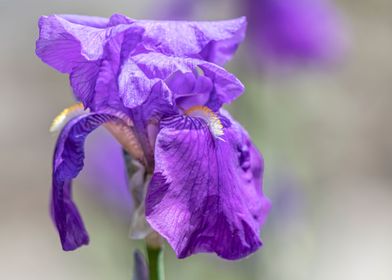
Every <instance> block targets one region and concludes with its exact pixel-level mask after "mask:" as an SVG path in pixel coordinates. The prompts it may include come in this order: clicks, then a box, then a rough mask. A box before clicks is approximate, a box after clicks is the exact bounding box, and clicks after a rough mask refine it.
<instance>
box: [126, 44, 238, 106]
mask: <svg viewBox="0 0 392 280" xmlns="http://www.w3.org/2000/svg"><path fill="white" fill-rule="evenodd" d="M198 68H199V69H198ZM200 69H201V71H200V72H202V73H200V74H199V73H198V70H200ZM190 75H193V76H194V78H193V79H190ZM199 75H201V76H204V77H205V78H208V80H209V81H208V82H207V81H205V80H204V79H203V78H201V77H199ZM200 78H201V79H200ZM160 80H161V81H164V82H165V83H167V84H168V86H169V88H170V90H171V91H172V93H173V97H174V98H175V99H176V98H180V97H184V91H186V90H192V92H189V94H188V95H189V96H192V97H196V96H195V95H196V94H198V92H195V91H199V90H200V91H201V92H199V94H200V95H202V96H201V98H194V99H195V102H196V101H198V100H199V99H200V100H204V102H205V100H207V101H208V103H207V104H209V105H211V109H213V110H218V109H219V108H220V106H221V105H222V104H224V103H228V102H231V101H232V100H233V99H235V98H236V97H238V96H239V95H240V94H241V93H242V92H243V90H244V86H243V85H242V83H241V82H240V81H239V80H238V79H237V78H236V77H235V76H234V75H233V74H230V73H229V72H227V71H226V70H225V69H224V68H222V67H220V66H218V65H215V64H213V63H209V62H205V61H202V60H199V59H194V58H184V57H170V56H167V55H164V54H162V53H152V52H150V53H141V54H137V55H134V56H132V57H131V58H129V59H128V60H127V61H125V63H124V65H123V67H122V70H121V74H120V76H119V92H120V96H121V98H122V100H123V102H124V105H125V106H126V107H128V108H134V107H137V106H139V105H141V104H142V103H143V102H145V100H146V99H147V98H148V96H149V95H150V94H151V89H152V87H153V86H154V85H155V84H156V82H157V81H160ZM191 82H192V84H191V85H190V84H189V83H191ZM179 84H182V85H181V86H179ZM187 84H188V85H187ZM206 90H209V91H210V92H206ZM206 95H208V96H206ZM189 105H205V104H199V103H197V104H189Z"/></svg>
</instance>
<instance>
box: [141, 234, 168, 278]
mask: <svg viewBox="0 0 392 280" xmlns="http://www.w3.org/2000/svg"><path fill="white" fill-rule="evenodd" d="M145 240H146V247H147V256H148V270H149V275H150V280H164V279H165V276H164V270H163V238H162V237H161V236H160V235H159V234H158V233H157V232H152V233H150V234H149V235H148V236H147V237H146V239H145Z"/></svg>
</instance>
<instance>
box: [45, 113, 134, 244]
mask: <svg viewBox="0 0 392 280" xmlns="http://www.w3.org/2000/svg"><path fill="white" fill-rule="evenodd" d="M124 118H125V117H123V116H122V117H121V118H120V117H119V116H117V115H115V114H109V113H102V114H97V113H92V114H86V115H82V116H79V117H76V118H75V119H73V120H71V121H70V122H69V123H68V124H67V125H66V126H65V127H64V128H63V130H62V131H61V134H60V136H59V138H58V140H57V143H56V149H55V152H54V157H53V178H52V201H51V209H52V215H53V220H54V222H55V225H56V227H57V230H58V231H59V235H60V239H61V244H62V246H63V249H64V250H66V251H69V250H74V249H76V248H78V247H80V246H82V245H86V244H88V242H89V237H88V234H87V231H86V229H85V227H84V225H83V221H82V218H81V217H80V214H79V212H78V210H77V208H76V205H75V204H74V202H73V201H72V192H71V182H72V179H73V178H75V177H76V176H77V175H78V174H79V172H80V171H81V170H82V168H83V160H84V150H83V146H84V141H85V139H86V137H87V135H88V134H89V133H90V132H92V131H93V130H94V129H96V128H97V127H98V126H100V125H101V124H103V123H106V122H116V123H118V124H120V125H123V126H128V125H129V124H126V123H124Z"/></svg>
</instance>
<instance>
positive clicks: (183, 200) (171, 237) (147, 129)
mask: <svg viewBox="0 0 392 280" xmlns="http://www.w3.org/2000/svg"><path fill="white" fill-rule="evenodd" d="M245 27H246V21H245V18H238V19H233V20H227V21H216V22H213V21H211V22H185V21H147V20H133V19H130V18H127V17H125V16H122V15H118V14H116V15H113V16H112V17H110V18H109V19H105V18H96V17H87V16H75V15H51V16H43V17H41V18H40V20H39V29H40V34H39V39H38V40H37V45H36V54H37V55H38V56H39V57H40V58H41V59H42V60H43V61H44V62H45V63H47V64H49V65H50V66H52V67H53V68H55V69H56V70H58V71H60V72H62V73H68V74H69V76H70V83H71V87H72V90H73V93H74V95H75V98H76V100H77V101H78V102H80V104H78V105H75V106H73V107H71V108H68V109H66V110H65V111H64V112H63V113H62V114H60V115H59V116H58V117H57V118H56V119H55V121H54V123H53V125H52V128H53V130H56V129H61V132H60V134H59V136H58V140H57V143H56V148H55V152H54V157H53V179H52V200H51V206H52V207H51V209H52V217H53V220H54V223H55V225H56V227H57V229H58V232H59V235H60V239H61V243H62V247H63V249H64V250H74V249H76V248H78V247H80V246H82V245H86V244H88V242H89V237H88V234H87V231H86V229H85V226H84V224H83V221H82V219H81V216H80V214H79V212H78V210H77V207H76V205H75V203H74V202H73V200H72V193H71V182H72V180H73V179H74V178H75V177H76V176H77V175H78V173H79V172H80V171H81V170H82V168H83V159H84V151H83V146H84V142H85V139H86V137H87V135H88V134H89V133H91V132H92V131H93V130H94V129H96V128H97V127H99V126H100V125H104V126H105V127H106V128H107V129H108V130H109V131H110V132H111V133H112V135H114V137H115V138H116V139H117V140H118V141H119V142H120V144H121V145H122V146H123V149H124V150H126V151H127V152H128V153H129V155H131V157H132V158H133V159H135V160H138V161H139V162H140V163H141V164H142V165H143V167H144V168H145V170H146V172H147V173H150V174H151V180H149V183H148V186H147V191H146V197H145V217H146V220H147V222H148V224H149V225H150V226H151V227H152V229H153V230H155V231H156V232H158V233H159V234H160V235H161V236H163V237H164V238H165V239H166V240H167V241H168V243H169V244H170V245H171V247H172V248H173V249H174V250H175V252H176V254H177V256H178V257H179V258H184V257H187V256H189V255H191V254H194V253H199V252H215V253H216V254H217V255H219V256H221V257H223V258H226V259H238V258H242V257H245V256H247V255H249V254H250V253H252V252H254V251H255V250H257V249H258V248H259V247H260V246H261V244H262V243H261V240H260V237H259V232H260V229H261V226H262V224H263V223H264V221H265V219H266V216H267V212H268V209H269V206H270V203H269V201H268V199H267V198H266V197H265V196H264V195H263V192H262V176H263V159H262V156H261V155H260V153H259V152H258V151H257V149H256V147H255V146H254V144H253V143H252V141H251V139H250V137H249V135H248V134H247V132H246V131H245V129H244V128H242V126H241V125H240V124H239V123H237V122H236V121H235V120H234V119H233V118H232V117H231V116H230V115H229V113H228V112H226V111H225V110H224V109H222V106H223V105H224V104H227V103H230V102H231V101H233V100H234V99H235V98H237V97H238V96H239V95H241V94H242V92H243V91H244V86H243V85H242V84H241V82H240V81H239V80H238V79H237V78H236V77H235V76H234V75H233V74H231V73H229V72H227V71H226V70H225V69H224V68H222V65H223V64H224V63H225V62H226V61H228V60H229V59H230V58H231V57H232V56H233V54H234V52H235V50H236V49H237V47H238V45H239V43H240V42H241V41H242V40H243V38H244V32H245Z"/></svg>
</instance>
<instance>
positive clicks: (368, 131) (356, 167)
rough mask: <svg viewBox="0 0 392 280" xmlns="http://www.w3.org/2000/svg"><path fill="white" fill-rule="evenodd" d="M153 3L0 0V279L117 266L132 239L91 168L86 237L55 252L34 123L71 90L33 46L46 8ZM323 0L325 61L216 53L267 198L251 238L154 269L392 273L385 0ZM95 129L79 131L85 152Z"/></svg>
mask: <svg viewBox="0 0 392 280" xmlns="http://www.w3.org/2000/svg"><path fill="white" fill-rule="evenodd" d="M238 1H239V0H238ZM238 1H234V0H233V1H213V2H211V3H210V2H208V1H202V3H201V4H200V6H198V7H197V11H198V13H197V15H196V16H197V18H198V19H224V18H230V17H232V16H234V15H236V11H235V7H236V6H235V5H234V2H236V3H237V4H238ZM167 3H169V1H168V0H165V1H153V0H148V1H131V0H127V1H125V0H121V1H120V0H115V1H93V0H87V1H81V0H80V1H73V0H68V1H55V0H51V1H48V0H47V1H44V0H36V1H31V0H24V1H22V0H16V1H15V0H14V1H11V0H0V23H1V24H0V34H1V43H0V94H1V103H0V116H1V117H0V126H1V130H0V131H1V137H0V141H1V142H0V149H1V162H0V164H1V165H0V184H1V187H0V279H131V275H132V259H133V256H132V251H133V249H134V248H136V247H139V248H142V244H141V243H139V242H136V241H131V240H130V239H128V237H127V236H128V227H129V224H128V219H127V218H124V217H123V216H120V215H116V214H115V213H116V212H115V211H112V210H113V209H110V207H107V204H104V203H103V202H102V199H98V198H97V196H96V195H95V194H94V193H93V192H92V191H91V189H87V188H85V186H84V185H85V184H87V183H88V180H87V179H86V176H91V174H90V175H89V174H86V172H82V174H81V176H80V177H79V178H78V179H77V180H76V182H75V188H74V190H75V191H74V195H75V197H76V201H77V202H78V206H79V209H80V211H81V213H82V215H83V218H84V221H85V223H86V226H87V228H88V230H89V233H90V237H91V242H90V245H89V246H87V247H83V248H81V249H80V250H77V251H75V252H63V251H62V250H61V246H60V242H59V240H58V235H57V232H56V230H55V228H54V226H53V225H52V223H51V220H50V218H49V215H48V199H49V192H50V187H51V182H50V180H51V157H52V151H53V147H54V142H55V139H56V136H55V135H50V134H49V132H48V127H49V124H50V122H51V120H52V118H53V117H54V116H56V115H57V114H58V113H59V112H60V111H61V110H62V109H63V108H64V107H67V106H69V105H71V104H72V103H73V99H72V94H71V91H70V88H69V86H68V78H67V76H66V75H62V74H59V73H57V72H56V71H54V70H52V69H51V68H49V67H48V66H47V65H45V64H43V63H42V62H41V61H40V60H39V59H38V58H37V57H36V56H35V54H34V49H35V40H36V38H37V36H38V30H37V21H38V18H39V16H40V15H44V14H52V13H74V14H87V15H97V16H105V17H107V16H110V15H111V14H113V13H115V12H120V13H122V14H125V15H128V16H130V17H134V18H152V17H157V16H158V14H159V12H160V11H162V10H165V9H167V8H168V6H167ZM336 4H337V5H338V7H339V8H340V9H341V12H342V14H343V16H344V20H345V24H346V28H347V30H348V32H347V34H348V36H349V37H350V38H349V39H350V41H351V44H350V47H349V49H348V51H347V54H346V56H345V57H344V58H343V59H342V61H341V62H339V63H338V64H336V65H334V66H333V67H328V69H319V68H316V67H306V68H303V67H301V68H300V69H297V70H295V71H292V72H290V74H283V75H281V74H271V73H264V74H263V73H255V72H254V71H252V69H251V67H250V66H247V64H246V63H245V62H244V61H245V60H246V58H245V57H247V55H246V52H247V49H246V48H245V47H244V46H241V48H240V50H239V52H238V54H237V56H235V58H234V59H233V61H232V62H230V63H229V65H228V68H229V69H230V71H232V72H233V73H234V74H236V75H237V76H238V77H239V78H240V79H241V80H242V81H243V83H244V84H245V85H246V86H247V91H246V93H245V94H244V95H243V96H242V97H241V98H240V99H239V100H238V101H237V102H236V103H235V104H234V105H233V106H231V107H229V109H230V111H231V112H232V113H233V115H234V116H235V117H236V118H237V119H238V120H239V121H241V122H242V124H243V125H244V126H245V127H246V128H247V130H248V131H249V133H250V135H251V136H252V137H253V139H254V141H255V142H256V144H257V146H258V147H259V149H260V150H261V151H262V152H263V154H264V156H265V161H266V163H265V166H266V169H265V187H264V190H265V193H266V194H267V196H268V197H270V198H271V200H272V203H273V207H272V211H271V214H270V216H269V219H268V221H267V223H266V225H265V226H264V230H263V232H262V238H263V241H264V243H265V245H264V247H263V249H261V250H259V251H258V252H257V253H256V254H254V255H252V256H251V257H249V258H248V259H245V260H242V261H239V262H228V261H224V260H220V259H218V258H217V257H216V256H214V255H205V254H202V255H197V256H193V257H190V258H188V259H185V260H177V259H176V258H175V256H174V254H173V252H172V250H171V249H170V247H169V246H166V252H165V258H166V276H167V279H169V280H171V279H182V280H185V279H186V280H188V279H189V280H192V279H195V280H196V279H226V280H230V279H249V280H255V279H268V280H286V279H290V280H296V279H298V280H307V279H309V280H324V279H325V280H327V279H328V280H331V279H345V280H349V279H350V280H351V279H352V280H361V279H375V280H390V279H392V266H391V260H392V238H391V236H392V219H391V213H392V186H391V182H392V170H391V169H392V131H391V117H392V111H391V105H392V95H391V90H392V58H391V54H390V52H391V50H392V2H391V1H390V0H373V1H364V0H357V1H353V0H351V1H349V0H342V1H338V2H337V3H336ZM247 43H248V42H245V44H247ZM104 133H105V132H104V131H103V130H100V131H97V132H96V133H94V134H93V135H92V136H91V137H90V138H89V140H88V141H87V157H89V155H90V156H91V153H92V151H91V149H89V148H88V147H89V146H94V141H96V140H97V139H98V138H99V137H100V134H104Z"/></svg>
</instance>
